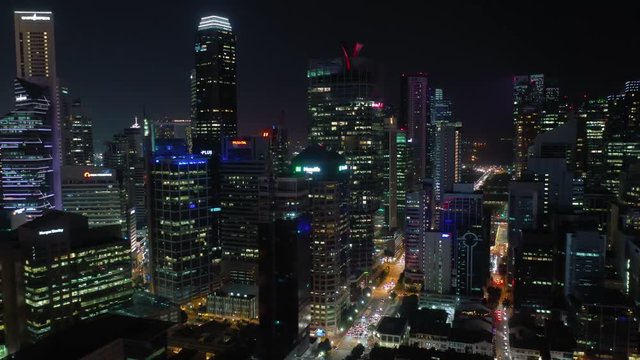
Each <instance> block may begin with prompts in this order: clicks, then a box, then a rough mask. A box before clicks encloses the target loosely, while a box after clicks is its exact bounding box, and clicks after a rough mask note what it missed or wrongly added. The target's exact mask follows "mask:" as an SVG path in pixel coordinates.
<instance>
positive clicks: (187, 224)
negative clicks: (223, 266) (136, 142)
mask: <svg viewBox="0 0 640 360" xmlns="http://www.w3.org/2000/svg"><path fill="white" fill-rule="evenodd" d="M183 150H184V151H182V153H181V152H180V151H176V150H175V149H173V148H172V149H171V151H170V152H167V153H165V154H163V153H162V152H159V153H158V154H157V155H156V157H155V159H154V161H153V167H152V171H151V181H150V186H151V191H150V194H151V201H150V209H149V211H150V212H151V214H150V215H151V223H150V226H149V230H150V233H149V235H150V251H151V266H152V274H153V275H152V276H153V285H154V291H155V293H156V294H158V295H161V296H164V297H167V298H168V299H170V300H171V301H173V302H175V303H178V304H180V303H184V302H187V301H189V300H191V299H192V298H194V297H196V296H204V295H206V294H207V293H208V292H209V291H210V290H211V286H212V284H213V282H214V281H215V280H216V278H215V273H214V270H215V265H216V263H219V259H218V258H217V254H218V252H219V247H218V244H217V238H216V236H215V232H216V230H217V228H216V226H215V224H213V216H212V212H216V211H219V210H220V209H217V208H214V207H213V206H212V205H213V203H212V201H213V197H212V194H211V190H210V189H211V188H212V184H211V182H212V179H211V175H210V169H209V159H207V158H205V157H202V156H198V155H187V154H186V145H184V149H183Z"/></svg>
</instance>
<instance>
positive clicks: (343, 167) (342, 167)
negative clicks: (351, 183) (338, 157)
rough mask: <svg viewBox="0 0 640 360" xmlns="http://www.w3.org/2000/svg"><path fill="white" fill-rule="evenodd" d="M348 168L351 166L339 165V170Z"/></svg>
mask: <svg viewBox="0 0 640 360" xmlns="http://www.w3.org/2000/svg"><path fill="white" fill-rule="evenodd" d="M348 169H349V166H347V165H340V166H338V171H347V170H348Z"/></svg>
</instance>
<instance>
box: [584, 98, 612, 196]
mask: <svg viewBox="0 0 640 360" xmlns="http://www.w3.org/2000/svg"><path fill="white" fill-rule="evenodd" d="M606 111H607V99H606V98H599V99H593V100H591V99H588V98H586V97H585V99H584V102H583V103H582V105H581V106H580V108H579V109H578V113H577V115H578V118H579V120H580V121H581V122H583V123H584V127H585V132H586V152H587V154H586V157H587V169H586V170H587V174H586V176H585V180H586V183H587V184H586V185H587V186H589V187H595V186H599V185H601V184H602V182H603V181H604V174H605V167H604V165H605V164H604V147H605V146H604V144H605V141H604V130H605V124H606Z"/></svg>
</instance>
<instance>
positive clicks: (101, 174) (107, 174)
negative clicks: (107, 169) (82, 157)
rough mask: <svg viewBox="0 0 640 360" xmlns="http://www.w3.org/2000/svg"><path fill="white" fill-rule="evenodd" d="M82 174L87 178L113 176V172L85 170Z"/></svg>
mask: <svg viewBox="0 0 640 360" xmlns="http://www.w3.org/2000/svg"><path fill="white" fill-rule="evenodd" d="M82 176H84V177H86V178H92V177H111V173H90V172H88V171H85V172H84V174H82Z"/></svg>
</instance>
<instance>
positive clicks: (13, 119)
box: [0, 79, 55, 218]
mask: <svg viewBox="0 0 640 360" xmlns="http://www.w3.org/2000/svg"><path fill="white" fill-rule="evenodd" d="M14 90H15V109H14V111H12V112H10V113H9V114H7V115H5V116H4V117H2V118H0V152H1V153H2V159H1V160H0V161H2V166H1V168H2V194H3V199H2V200H3V202H4V207H5V209H8V210H17V209H25V213H26V214H27V218H35V217H38V216H41V215H42V213H43V211H44V210H46V209H51V208H53V207H54V204H55V201H54V198H55V195H54V184H53V159H54V150H53V135H52V127H51V124H50V120H48V119H49V118H48V112H49V111H50V110H51V109H52V108H51V106H52V105H51V102H50V99H48V98H47V96H48V95H47V91H46V89H45V88H43V87H41V86H39V85H36V84H33V83H30V82H28V81H26V80H23V79H16V80H15V82H14Z"/></svg>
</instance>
